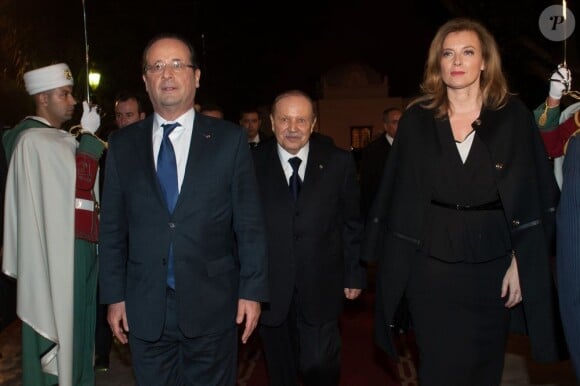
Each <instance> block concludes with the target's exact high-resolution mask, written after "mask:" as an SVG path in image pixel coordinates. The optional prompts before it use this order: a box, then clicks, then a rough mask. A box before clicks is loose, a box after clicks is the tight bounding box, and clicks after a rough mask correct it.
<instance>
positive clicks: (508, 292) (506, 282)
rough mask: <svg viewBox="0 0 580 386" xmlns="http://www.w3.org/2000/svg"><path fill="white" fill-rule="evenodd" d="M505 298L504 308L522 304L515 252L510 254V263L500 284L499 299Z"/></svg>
mask: <svg viewBox="0 0 580 386" xmlns="http://www.w3.org/2000/svg"><path fill="white" fill-rule="evenodd" d="M506 296H507V301H506V302H505V306H506V307H507V308H512V307H514V306H517V305H518V304H519V303H521V302H522V300H523V298H522V289H521V287H520V277H519V275H518V262H517V260H516V255H515V252H514V253H513V254H512V262H511V264H510V266H509V268H508V269H507V271H506V273H505V275H504V277H503V281H502V283H501V297H502V298H504V297H506Z"/></svg>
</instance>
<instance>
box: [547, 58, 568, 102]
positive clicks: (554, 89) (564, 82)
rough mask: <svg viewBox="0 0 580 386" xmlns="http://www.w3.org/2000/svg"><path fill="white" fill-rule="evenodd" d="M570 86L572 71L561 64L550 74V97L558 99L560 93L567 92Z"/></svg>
mask: <svg viewBox="0 0 580 386" xmlns="http://www.w3.org/2000/svg"><path fill="white" fill-rule="evenodd" d="M571 87H572V73H571V72H570V70H569V69H568V67H566V66H565V65H563V64H560V65H558V68H556V69H555V70H554V72H552V75H550V93H549V95H550V98H553V99H560V98H562V95H563V94H565V93H567V92H569V91H570V89H571Z"/></svg>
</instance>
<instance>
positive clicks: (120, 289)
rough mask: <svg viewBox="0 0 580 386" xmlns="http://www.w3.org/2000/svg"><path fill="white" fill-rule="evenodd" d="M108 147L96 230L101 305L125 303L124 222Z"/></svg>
mask: <svg viewBox="0 0 580 386" xmlns="http://www.w3.org/2000/svg"><path fill="white" fill-rule="evenodd" d="M109 145H110V147H109V150H108V151H107V161H106V165H105V183H104V185H105V186H104V189H103V200H102V201H103V205H102V206H101V221H100V226H99V236H100V243H99V290H100V293H99V295H100V299H101V303H103V304H111V303H118V302H120V301H124V300H125V280H126V263H127V254H128V245H127V243H128V241H127V240H128V232H127V219H126V216H125V203H124V199H123V194H122V192H121V185H120V184H121V181H120V179H119V175H118V173H117V168H116V164H115V158H116V157H115V146H114V141H110V142H109Z"/></svg>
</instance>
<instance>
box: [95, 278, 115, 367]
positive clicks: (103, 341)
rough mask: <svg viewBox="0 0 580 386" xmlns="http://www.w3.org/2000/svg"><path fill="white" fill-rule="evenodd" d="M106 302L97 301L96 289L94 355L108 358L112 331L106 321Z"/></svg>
mask: <svg viewBox="0 0 580 386" xmlns="http://www.w3.org/2000/svg"><path fill="white" fill-rule="evenodd" d="M108 308H109V305H108V304H100V303H99V291H98V289H97V321H96V325H95V357H96V358H101V359H102V358H106V359H107V360H108V359H109V354H110V352H111V346H112V344H113V333H112V332H111V327H109V323H108V322H107V310H108Z"/></svg>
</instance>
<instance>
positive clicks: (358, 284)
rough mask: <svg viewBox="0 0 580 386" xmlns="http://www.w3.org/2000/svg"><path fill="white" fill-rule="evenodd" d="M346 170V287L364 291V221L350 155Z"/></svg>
mask: <svg viewBox="0 0 580 386" xmlns="http://www.w3.org/2000/svg"><path fill="white" fill-rule="evenodd" d="M344 170H345V173H344V181H343V187H342V197H343V202H342V207H343V219H344V223H343V229H342V240H343V253H344V268H345V270H344V272H345V275H344V277H345V283H344V287H345V288H361V289H362V288H366V270H365V268H364V267H363V265H362V264H361V259H360V246H361V238H362V231H363V220H362V217H361V210H360V188H359V185H358V182H357V180H356V165H355V162H354V159H353V158H352V157H351V156H350V154H347V155H346V156H345V167H344Z"/></svg>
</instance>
